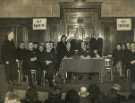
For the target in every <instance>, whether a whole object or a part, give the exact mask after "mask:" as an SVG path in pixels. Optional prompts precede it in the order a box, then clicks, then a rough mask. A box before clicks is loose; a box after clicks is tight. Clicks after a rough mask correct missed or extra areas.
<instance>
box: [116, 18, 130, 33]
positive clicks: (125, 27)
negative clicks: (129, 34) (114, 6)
mask: <svg viewBox="0 0 135 103" xmlns="http://www.w3.org/2000/svg"><path fill="white" fill-rule="evenodd" d="M130 30H132V20H131V19H130V18H119V19H117V31H130Z"/></svg>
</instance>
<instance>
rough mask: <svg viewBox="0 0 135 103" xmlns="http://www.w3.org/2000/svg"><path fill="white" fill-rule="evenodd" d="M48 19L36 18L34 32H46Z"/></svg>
mask: <svg viewBox="0 0 135 103" xmlns="http://www.w3.org/2000/svg"><path fill="white" fill-rule="evenodd" d="M46 24H47V19H46V18H34V19H33V30H46Z"/></svg>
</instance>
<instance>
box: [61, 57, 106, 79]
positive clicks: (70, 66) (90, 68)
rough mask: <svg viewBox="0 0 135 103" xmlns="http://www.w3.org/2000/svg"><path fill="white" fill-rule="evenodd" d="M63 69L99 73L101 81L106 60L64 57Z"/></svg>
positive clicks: (74, 71) (65, 70)
mask: <svg viewBox="0 0 135 103" xmlns="http://www.w3.org/2000/svg"><path fill="white" fill-rule="evenodd" d="M61 69H62V70H63V71H64V72H73V73H99V78H100V81H101V82H103V75H104V71H105V60H104V58H89V59H82V58H77V59H75V58H64V59H63V61H62V63H61Z"/></svg>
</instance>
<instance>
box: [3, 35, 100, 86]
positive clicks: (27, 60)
mask: <svg viewBox="0 0 135 103" xmlns="http://www.w3.org/2000/svg"><path fill="white" fill-rule="evenodd" d="M13 40H14V33H13V32H10V33H9V34H8V37H7V39H6V40H5V42H4V43H3V45H2V60H3V63H4V64H5V74H6V77H7V81H8V82H9V83H13V82H14V81H16V79H17V69H16V66H18V67H20V65H21V67H22V68H23V69H22V70H23V75H28V81H29V85H33V82H32V73H31V70H36V72H37V73H36V74H37V81H38V84H39V85H40V83H41V77H42V72H43V70H45V71H46V72H47V74H46V78H47V79H48V82H49V85H53V84H52V83H53V76H54V74H55V73H56V71H57V70H58V68H59V65H60V63H61V61H62V59H63V58H64V56H68V57H69V56H73V55H74V54H75V53H76V50H77V54H78V55H83V56H85V57H86V56H91V57H100V54H98V49H94V50H93V51H94V52H93V53H90V50H88V49H87V48H86V43H85V42H80V41H79V44H80V43H81V45H79V46H78V41H66V36H64V35H63V36H62V37H61V41H60V42H58V44H57V47H56V48H55V47H53V44H52V43H49V42H48V43H45V44H40V45H38V43H33V42H29V43H28V48H27V49H26V48H25V44H24V42H22V43H20V46H19V48H16V47H15V45H14V42H13ZM72 42H75V43H73V44H77V46H73V44H72ZM73 47H75V48H74V49H73ZM16 63H17V64H18V65H15V64H16Z"/></svg>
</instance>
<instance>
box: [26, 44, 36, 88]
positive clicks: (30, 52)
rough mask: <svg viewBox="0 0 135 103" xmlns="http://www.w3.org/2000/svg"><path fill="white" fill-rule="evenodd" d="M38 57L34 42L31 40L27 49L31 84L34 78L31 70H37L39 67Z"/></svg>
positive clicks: (31, 84)
mask: <svg viewBox="0 0 135 103" xmlns="http://www.w3.org/2000/svg"><path fill="white" fill-rule="evenodd" d="M37 59H38V58H37V54H36V53H35V52H34V48H33V43H32V42H29V44H28V50H27V57H26V63H27V73H28V80H29V86H33V79H34V78H32V73H31V70H37V69H38V61H37ZM35 78H37V77H35ZM34 80H35V79H34Z"/></svg>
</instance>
